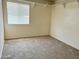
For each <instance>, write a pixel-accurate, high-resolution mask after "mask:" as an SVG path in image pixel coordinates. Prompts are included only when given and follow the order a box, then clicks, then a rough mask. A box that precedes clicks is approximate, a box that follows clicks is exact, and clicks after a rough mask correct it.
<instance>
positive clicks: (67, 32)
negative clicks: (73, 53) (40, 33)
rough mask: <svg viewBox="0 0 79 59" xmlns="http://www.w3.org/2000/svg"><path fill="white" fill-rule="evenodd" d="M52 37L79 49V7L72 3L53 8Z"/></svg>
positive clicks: (76, 3)
mask: <svg viewBox="0 0 79 59" xmlns="http://www.w3.org/2000/svg"><path fill="white" fill-rule="evenodd" d="M51 36H53V37H56V38H57V39H59V40H61V41H63V42H65V43H67V44H69V45H71V46H73V47H75V48H77V49H79V5H78V2H77V1H75V2H71V3H68V4H66V7H65V8H64V6H63V5H62V4H60V5H56V7H52V19H51Z"/></svg>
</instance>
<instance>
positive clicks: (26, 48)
mask: <svg viewBox="0 0 79 59" xmlns="http://www.w3.org/2000/svg"><path fill="white" fill-rule="evenodd" d="M2 59H79V51H78V50H76V49H74V48H72V47H70V46H68V45H66V44H64V43H62V42H60V41H58V40H57V39H55V38H51V37H49V36H44V37H33V38H21V39H12V40H6V41H5V45H4V49H3V54H2Z"/></svg>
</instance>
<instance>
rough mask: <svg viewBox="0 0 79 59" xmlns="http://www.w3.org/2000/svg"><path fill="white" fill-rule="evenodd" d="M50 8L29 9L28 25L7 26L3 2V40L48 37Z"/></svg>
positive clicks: (36, 7) (37, 7)
mask: <svg viewBox="0 0 79 59" xmlns="http://www.w3.org/2000/svg"><path fill="white" fill-rule="evenodd" d="M50 17H51V7H50V6H49V7H44V6H38V5H36V6H35V7H31V8H30V24H29V25H10V24H8V23H7V22H8V19H7V11H6V1H4V23H5V38H6V39H9V38H19V37H30V36H39V35H48V34H49V27H50V25H49V24H50Z"/></svg>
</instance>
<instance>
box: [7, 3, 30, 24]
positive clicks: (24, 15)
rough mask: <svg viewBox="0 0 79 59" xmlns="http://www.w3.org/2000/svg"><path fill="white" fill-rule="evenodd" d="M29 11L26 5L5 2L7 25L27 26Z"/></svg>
mask: <svg viewBox="0 0 79 59" xmlns="http://www.w3.org/2000/svg"><path fill="white" fill-rule="evenodd" d="M29 9H30V6H29V5H27V4H22V3H14V2H7V12H8V24H29Z"/></svg>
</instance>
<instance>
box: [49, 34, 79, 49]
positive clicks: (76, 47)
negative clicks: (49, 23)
mask: <svg viewBox="0 0 79 59" xmlns="http://www.w3.org/2000/svg"><path fill="white" fill-rule="evenodd" d="M50 36H51V37H54V38H56V39H57V40H59V41H61V42H63V43H65V44H67V45H69V46H71V47H73V48H75V49H77V50H79V47H78V46H76V45H74V44H71V43H69V42H67V41H65V40H63V39H62V38H60V37H57V36H55V35H50Z"/></svg>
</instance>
